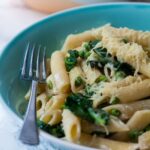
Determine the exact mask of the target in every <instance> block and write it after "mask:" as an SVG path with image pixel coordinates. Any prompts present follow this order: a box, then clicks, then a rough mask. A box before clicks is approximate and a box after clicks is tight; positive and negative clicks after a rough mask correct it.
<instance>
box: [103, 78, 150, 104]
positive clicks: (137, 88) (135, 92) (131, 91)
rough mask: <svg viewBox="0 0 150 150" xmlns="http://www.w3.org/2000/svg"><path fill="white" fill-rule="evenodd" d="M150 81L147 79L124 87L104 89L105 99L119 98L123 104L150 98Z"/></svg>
mask: <svg viewBox="0 0 150 150" xmlns="http://www.w3.org/2000/svg"><path fill="white" fill-rule="evenodd" d="M149 91H150V79H145V80H142V81H139V82H134V83H133V84H130V85H128V86H124V87H119V88H116V87H113V88H112V86H110V87H109V84H108V86H106V87H104V88H103V89H102V94H103V96H104V97H111V96H115V97H118V98H119V100H120V102H121V103H127V102H132V101H136V100H139V99H142V98H144V97H148V96H150V92H149Z"/></svg>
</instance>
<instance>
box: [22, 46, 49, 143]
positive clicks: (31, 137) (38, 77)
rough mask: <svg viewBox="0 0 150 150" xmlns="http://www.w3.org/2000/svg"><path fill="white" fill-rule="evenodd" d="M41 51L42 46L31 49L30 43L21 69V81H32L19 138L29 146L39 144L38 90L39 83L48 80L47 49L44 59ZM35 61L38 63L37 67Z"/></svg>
mask: <svg viewBox="0 0 150 150" xmlns="http://www.w3.org/2000/svg"><path fill="white" fill-rule="evenodd" d="M41 49H42V47H41V46H38V48H36V46H35V45H33V46H32V47H31V46H30V44H29V43H28V44H27V47H26V51H25V56H24V60H23V65H22V69H21V79H23V80H31V81H32V86H31V95H30V99H29V104H28V108H27V111H26V115H25V119H24V124H23V127H22V129H21V133H20V137H19V139H20V140H21V141H22V142H23V143H25V144H29V145H38V144H39V133H38V128H37V125H36V89H37V85H38V83H43V82H45V80H46V62H45V61H46V60H45V59H46V54H45V51H46V47H45V48H44V49H43V51H42V53H43V54H42V58H41V57H40V53H41ZM35 50H36V51H37V55H35V52H36V51H35ZM34 60H35V61H36V65H35V66H34Z"/></svg>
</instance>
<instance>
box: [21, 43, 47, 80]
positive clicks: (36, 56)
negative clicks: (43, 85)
mask: <svg viewBox="0 0 150 150" xmlns="http://www.w3.org/2000/svg"><path fill="white" fill-rule="evenodd" d="M21 77H22V78H23V79H25V80H36V81H39V82H44V81H45V80H46V47H44V48H43V47H42V46H41V45H39V46H36V45H35V44H34V45H33V46H31V45H30V43H28V44H27V47H26V51H25V55H24V60H23V65H22V69H21Z"/></svg>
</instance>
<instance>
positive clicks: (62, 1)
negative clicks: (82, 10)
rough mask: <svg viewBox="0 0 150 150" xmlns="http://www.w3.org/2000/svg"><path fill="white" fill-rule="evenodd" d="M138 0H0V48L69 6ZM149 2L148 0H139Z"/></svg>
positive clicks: (136, 0) (137, 0)
mask: <svg viewBox="0 0 150 150" xmlns="http://www.w3.org/2000/svg"><path fill="white" fill-rule="evenodd" d="M129 1H130V2H140V0H0V18H2V20H1V21H0V49H2V48H3V47H4V46H5V45H6V43H7V42H8V41H9V40H10V39H11V38H12V37H14V36H15V35H16V34H17V33H18V32H20V31H21V30H23V29H24V28H26V27H27V26H29V25H30V24H32V23H34V22H36V21H38V20H40V19H41V18H43V17H45V16H47V15H48V14H51V13H54V12H57V11H60V10H64V9H68V8H71V7H77V6H83V5H89V4H93V3H104V2H129ZM141 2H150V0H141Z"/></svg>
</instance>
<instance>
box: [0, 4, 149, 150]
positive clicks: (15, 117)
mask: <svg viewBox="0 0 150 150" xmlns="http://www.w3.org/2000/svg"><path fill="white" fill-rule="evenodd" d="M105 6H110V7H111V6H116V7H120V6H126V7H128V6H143V7H149V8H150V3H147V2H108V3H99V4H89V5H86V6H80V7H75V8H70V9H67V10H62V11H59V12H56V13H53V14H50V15H48V16H46V17H43V18H42V19H40V20H39V21H36V22H35V23H33V24H31V25H29V26H28V27H26V28H25V29H23V30H22V31H21V32H20V33H18V34H16V35H15V36H14V37H13V38H12V39H11V40H10V41H9V42H8V43H7V44H6V46H5V47H4V48H3V49H2V51H1V53H0V61H2V58H4V55H6V53H7V49H9V48H10V47H11V46H12V45H14V43H16V42H17V41H18V40H19V39H20V38H21V37H22V36H23V35H24V34H25V33H26V32H30V30H32V29H33V28H35V27H38V26H41V25H42V24H43V23H45V22H46V21H48V20H49V19H53V18H55V17H59V16H61V15H63V16H65V15H67V14H69V13H73V12H77V11H83V10H86V9H94V8H97V7H105ZM116 7H115V8H116ZM0 103H2V105H3V106H4V107H5V108H6V111H7V112H8V114H10V116H12V117H13V118H14V119H15V120H17V121H18V124H19V125H21V124H22V123H23V120H22V119H21V118H20V117H19V116H18V115H16V113H15V112H14V111H13V110H12V109H10V108H9V106H8V104H7V103H6V102H5V101H4V98H3V97H2V95H1V91H0ZM39 131H40V132H39V133H40V136H41V137H44V138H46V139H48V140H49V141H51V142H53V141H55V142H57V143H59V144H61V145H64V146H66V147H68V148H72V147H74V148H76V149H79V150H84V149H86V150H97V149H95V148H91V147H87V146H84V145H78V144H75V143H71V142H68V141H65V140H62V139H60V138H56V137H54V136H52V135H50V134H48V133H46V132H44V131H42V130H41V129H39Z"/></svg>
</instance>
